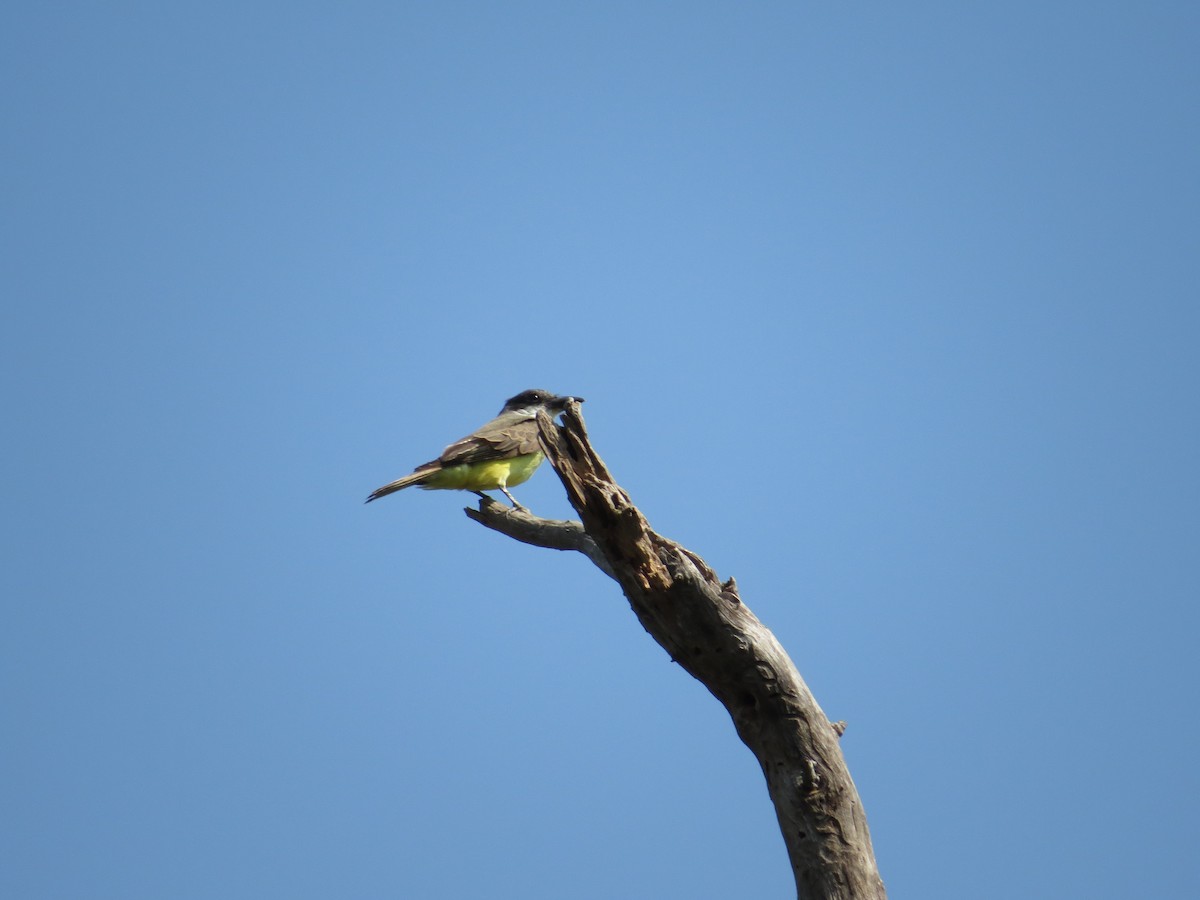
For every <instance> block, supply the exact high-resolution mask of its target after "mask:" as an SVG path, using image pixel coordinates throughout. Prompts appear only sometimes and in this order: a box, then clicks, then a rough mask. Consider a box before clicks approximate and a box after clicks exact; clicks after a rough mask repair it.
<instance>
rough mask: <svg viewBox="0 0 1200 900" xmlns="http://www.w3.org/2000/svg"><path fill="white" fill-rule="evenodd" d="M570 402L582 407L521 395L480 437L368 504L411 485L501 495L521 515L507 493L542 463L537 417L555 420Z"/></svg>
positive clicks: (545, 395) (543, 395)
mask: <svg viewBox="0 0 1200 900" xmlns="http://www.w3.org/2000/svg"><path fill="white" fill-rule="evenodd" d="M572 400H575V401H578V402H579V403H582V402H583V398H582V397H556V396H554V394H551V393H550V392H549V391H538V390H532V391H522V392H521V393H519V394H517V396H515V397H511V398H509V399H508V400H506V401H505V402H504V407H503V408H502V409H501V410H500V415H498V416H496V418H494V419H492V421H490V422H488V423H487V424H486V425H484V426H483V427H482V428H480V429H479V430H478V431H476V432H474V433H472V434H468V435H467V436H466V437H465V438H460V439H459V440H457V441H455V442H454V443H453V444H451V445H450V446H449V447H447V448H446V449H445V450H443V451H442V455H441V456H439V457H438V458H437V459H434V460H431V461H429V462H427V463H425V464H423V465H420V466H417V467H416V468H415V469H413V472H412V474H411V475H405V476H404V477H403V478H398V479H396V480H395V481H393V482H392V483H391V484H385V485H384V486H383V487H381V488H379V489H378V490H376V491H373V492H372V493H371V496H369V497H368V498H367V500H366V502H367V503H370V502H371V501H372V500H378V499H379V498H380V497H386V496H387V495H388V494H392V493H395V492H396V491H399V490H402V489H403V488H406V487H412V486H413V485H414V484H415V485H416V486H417V487H420V488H424V489H425V490H427V491H473V492H475V493H476V494H478V495H479V496H480V497H486V496H487V495H486V494H484V493H483V492H484V491H495V490H500V491H503V492H504V496H505V497H507V498H508V499H509V500H511V501H512V505H513V506H514V507H517V508H519V509H524V507H523V506H521V504H520V503H518V502H517V499H516V498H515V497H514V496H513V495H512V494H510V493H509V492H508V489H509V488H510V487H512V486H515V485H518V484H522V483H524V482H526V481H528V480H529V476H530V475H532V474H533V472H534V470H535V469H536V468H537V467H538V466H539V465H541V462H542V459H543V458H544V457H543V455H542V450H541V446H540V445H539V444H538V426H537V414H538V412H539V411H540V410H543V409H544V410H545V411H546V412H547V414H549V416H550V417H551V418H554V417H555V416H557V415H558V414H559V413H561V412H562V411H563V410H564V409H566V407H567V404H568V403H570V402H571V401H572Z"/></svg>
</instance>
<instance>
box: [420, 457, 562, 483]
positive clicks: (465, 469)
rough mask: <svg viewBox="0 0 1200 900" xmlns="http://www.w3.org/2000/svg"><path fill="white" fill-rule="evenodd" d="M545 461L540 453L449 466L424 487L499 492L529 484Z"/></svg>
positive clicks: (430, 479) (431, 478)
mask: <svg viewBox="0 0 1200 900" xmlns="http://www.w3.org/2000/svg"><path fill="white" fill-rule="evenodd" d="M543 458H544V457H543V456H542V454H541V453H527V454H526V455H524V456H514V457H512V458H511V459H496V460H489V461H488V462H479V463H468V464H467V465H463V466H450V467H449V468H445V469H442V470H441V471H440V472H437V473H436V474H434V475H431V476H430V477H429V478H428V479H427V480H426V481H425V482H424V483H423V484H422V485H421V487H423V488H424V489H425V490H427V491H430V490H433V491H496V490H499V489H500V488H503V487H512V486H513V485H515V484H522V483H524V482H526V481H528V480H529V476H530V475H532V474H533V473H534V470H535V469H537V467H538V466H539V465H541V463H542V459H543Z"/></svg>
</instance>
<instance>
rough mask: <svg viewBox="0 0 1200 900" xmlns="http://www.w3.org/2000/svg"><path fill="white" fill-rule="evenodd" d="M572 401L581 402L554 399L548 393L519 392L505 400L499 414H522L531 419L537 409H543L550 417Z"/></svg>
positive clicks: (577, 399)
mask: <svg viewBox="0 0 1200 900" xmlns="http://www.w3.org/2000/svg"><path fill="white" fill-rule="evenodd" d="M572 400H575V401H577V402H579V403H582V402H583V398H582V397H566V396H564V397H556V396H555V395H554V394H552V393H550V392H549V391H539V390H530V391H521V393H519V394H517V396H515V397H509V398H508V399H507V400H505V401H504V408H503V409H501V410H500V412H502V413H506V412H523V413H526V414H528V416H529V417H530V418H531V419H532V418H533V417H534V416H536V415H537V411H538V410H539V409H544V410H546V412H547V413H549V414H550V415H551V416H556V415H558V414H559V413H560V412H562V411H563V410H564V409H566V407H567V404H568V403H570V402H571V401H572Z"/></svg>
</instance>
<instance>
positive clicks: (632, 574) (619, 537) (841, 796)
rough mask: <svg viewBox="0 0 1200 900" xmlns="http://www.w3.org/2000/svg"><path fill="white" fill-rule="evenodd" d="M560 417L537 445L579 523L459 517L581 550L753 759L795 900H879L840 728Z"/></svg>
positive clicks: (732, 593)
mask: <svg viewBox="0 0 1200 900" xmlns="http://www.w3.org/2000/svg"><path fill="white" fill-rule="evenodd" d="M563 421H564V424H563V425H562V426H556V425H555V424H554V423H553V421H552V420H551V419H550V418H549V417H548V416H546V415H545V414H544V413H543V414H542V415H541V416H540V417H539V426H540V428H541V438H542V444H543V448H544V450H545V453H546V456H547V458H548V459H549V460H550V463H551V465H553V466H554V469H555V471H556V472H557V473H558V476H559V478H560V479H561V480H562V483H563V486H564V487H565V488H566V491H567V497H568V499H569V500H570V501H571V505H572V506H573V507H574V508H575V510H576V512H578V513H579V516H580V518H581V519H582V523H579V522H564V521H553V520H547V519H539V518H537V517H536V516H533V515H532V514H530V513H529V512H527V511H525V510H519V509H518V510H512V509H509V508H507V507H505V506H502V505H501V504H499V503H495V502H493V501H483V502H481V503H480V508H479V509H478V510H474V509H468V510H467V514H468V515H469V516H470V517H471V518H472V519H474V520H475V521H477V522H480V523H481V524H483V525H486V526H487V527H489V528H493V529H495V530H497V531H500V532H502V533H504V534H507V535H509V536H510V537H513V538H516V539H517V540H520V541H524V542H525V543H528V544H535V545H537V546H541V547H551V548H554V549H557V550H579V551H580V552H581V553H583V554H584V555H586V556H587V557H588V558H589V559H591V560H592V561H593V562H594V563H595V564H596V565H597V566H599V567H600V568H601V569H602V570H603V571H604V572H605V573H606V574H608V575H610V576H611V577H613V578H614V579H616V581H617V582H618V583H619V584H620V585H621V589H622V590H623V591H624V593H625V596H626V598H627V599H628V600H629V605H630V606H631V607H632V608H633V611H634V613H635V614H636V615H637V617H638V620H639V621H640V622H641V623H642V626H643V627H644V628H645V629H646V631H648V632H649V633H650V635H651V637H653V638H654V639H655V640H656V641H657V642H658V643H659V644H660V645H661V646H662V647H663V649H664V650H666V651H667V653H669V654H670V656H671V659H673V660H674V661H675V662H677V663H679V664H680V665H681V666H682V667H683V668H684V669H686V670H687V671H688V672H689V673H690V674H691V675H692V676H694V677H695V678H696V679H697V680H699V681H700V682H701V683H702V684H703V685H704V686H705V687H706V688H708V690H709V691H710V692H712V694H713V696H715V697H716V698H717V699H718V700H720V701H721V703H722V704H723V705H724V706H725V708H726V709H727V710H728V711H729V715H730V716H731V717H732V718H733V724H734V727H735V728H736V729H737V733H738V736H739V737H740V738H741V739H742V741H743V742H744V743H745V744H746V746H747V747H749V748H750V750H751V751H752V752H753V753H754V755H755V757H757V759H758V761H759V764H760V765H761V766H762V770H763V774H764V775H765V776H766V779H767V789H768V791H769V793H770V795H771V800H772V801H773V803H774V804H775V812H776V816H777V817H778V820H779V826H780V829H781V830H782V832H783V839H784V842H785V843H786V845H787V850H788V856H789V858H790V860H791V864H792V871H793V874H794V875H795V879H796V892H797V897H798V898H800V900H885V898H886V896H887V895H886V892H885V890H884V887H883V882H882V880H881V879H880V877H879V872H878V869H877V868H876V865H875V856H874V851H873V850H872V847H871V836H870V832H869V831H868V829H867V819H866V815H865V813H864V812H863V808H862V803H861V802H860V800H859V798H858V792H857V790H856V789H855V787H854V782H853V781H852V780H851V778H850V773H849V771H848V770H847V768H846V763H845V760H844V759H843V757H842V752H841V749H840V748H839V747H838V737H839V735H840V733H841V732H840V730H838V728H837V726H836V725H834V724H832V723H831V722H830V721H829V720H828V719H827V718H826V717H825V713H824V712H822V710H821V707H820V706H819V705H817V701H816V699H815V698H814V697H813V695H812V693H811V692H810V691H809V690H808V686H807V685H806V684H805V683H804V680H803V679H802V678H801V677H800V674H799V672H797V671H796V667H795V666H794V665H793V664H792V661H791V659H790V658H789V657H788V655H787V653H785V652H784V650H783V647H782V646H781V645H780V644H779V642H778V641H777V640H776V639H775V636H774V635H773V634H772V633H771V632H770V631H769V630H768V629H767V628H766V627H765V626H764V625H763V624H762V623H761V622H759V620H758V619H757V618H756V617H755V615H754V614H753V613H752V612H751V611H750V610H749V609H748V608H747V607H746V605H745V604H744V603H742V601H741V598H740V597H739V596H738V590H737V584H736V583H735V582H734V580H733V579H732V578H730V579H729V580H728V581H725V582H723V583H722V582H720V581H719V580H718V578H717V576H716V574H715V573H714V572H713V571H712V569H710V568H709V567H708V565H707V564H706V563H705V562H704V560H703V559H701V558H700V557H699V556H697V555H696V554H695V553H692V552H691V551H690V550H688V549H686V548H684V547H682V546H680V545H679V544H677V543H675V542H674V541H671V540H668V539H667V538H664V537H663V536H662V535H659V534H657V533H655V532H654V531H653V530H651V528H650V526H649V523H648V522H647V521H646V518H645V516H643V515H642V513H641V512H640V511H639V510H638V509H637V507H635V506H634V505H633V503H632V502H631V501H630V499H629V496H628V494H626V493H625V491H624V490H622V489H621V487H620V486H618V485H617V484H616V483H615V482H614V481H613V479H612V476H611V475H610V474H609V472H608V469H607V468H606V467H605V465H604V463H603V461H602V460H601V459H600V457H599V455H597V453H596V452H595V450H593V449H592V446H591V444H590V443H589V441H588V436H587V429H586V428H585V426H584V423H583V418H582V416H581V415H580V413H579V407H578V404H572V405H571V407H570V408H568V410H567V411H566V413H564V416H563ZM838 724H839V725H841V724H842V723H838ZM842 727H843V728H844V725H843V726H842Z"/></svg>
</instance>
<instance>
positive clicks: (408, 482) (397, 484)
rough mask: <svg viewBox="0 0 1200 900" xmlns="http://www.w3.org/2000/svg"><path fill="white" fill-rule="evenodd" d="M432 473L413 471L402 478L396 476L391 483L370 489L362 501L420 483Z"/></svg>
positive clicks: (367, 501)
mask: <svg viewBox="0 0 1200 900" xmlns="http://www.w3.org/2000/svg"><path fill="white" fill-rule="evenodd" d="M432 474H433V473H432V472H430V471H424V472H420V471H418V472H413V473H412V474H411V475H405V476H404V477H403V478H397V479H396V480H395V481H393V482H392V483H391V484H385V485H384V486H383V487H381V488H376V489H375V490H373V491H371V495H370V496H369V497H367V499H366V500H365V501H363V502H364V503H370V502H371V501H372V500H378V499H379V498H380V497H386V496H387V495H388V494H394V493H396V491H399V490H403V489H404V488H406V487H411V486H412V485H414V484H420V483H421V482H422V481H424V480H425V479H426V478H428V477H429V476H430V475H432Z"/></svg>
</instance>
